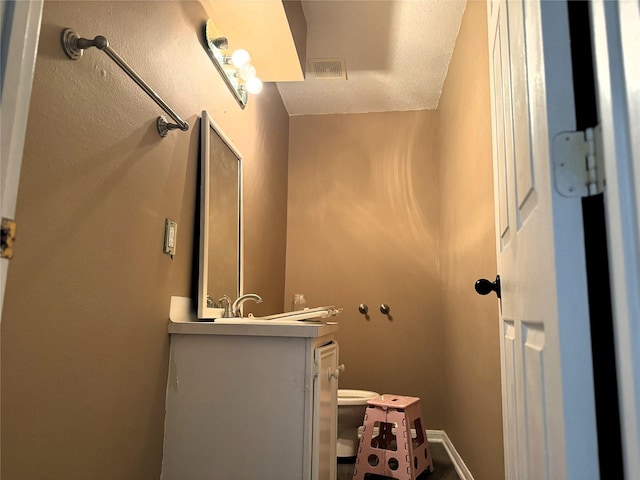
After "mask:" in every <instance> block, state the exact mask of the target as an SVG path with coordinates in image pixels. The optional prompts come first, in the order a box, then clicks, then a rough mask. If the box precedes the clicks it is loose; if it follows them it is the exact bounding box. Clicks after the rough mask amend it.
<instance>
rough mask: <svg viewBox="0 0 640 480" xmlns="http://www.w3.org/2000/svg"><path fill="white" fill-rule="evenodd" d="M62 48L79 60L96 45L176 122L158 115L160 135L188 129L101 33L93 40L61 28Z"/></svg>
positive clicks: (157, 123)
mask: <svg viewBox="0 0 640 480" xmlns="http://www.w3.org/2000/svg"><path fill="white" fill-rule="evenodd" d="M61 40H62V48H63V49H64V52H65V53H66V54H67V56H68V57H69V58H70V59H71V60H79V59H80V58H81V57H82V54H83V52H84V50H85V49H86V48H90V47H96V48H97V49H98V50H102V51H103V52H104V53H106V54H107V56H108V57H109V58H111V60H113V61H114V62H115V63H116V64H117V65H118V66H119V67H120V68H121V69H122V70H123V71H124V72H125V73H126V74H127V75H129V77H130V78H131V79H132V80H133V81H134V82H136V83H137V84H138V86H139V87H140V88H142V90H144V92H145V93H146V94H147V95H149V97H150V98H151V99H152V100H153V101H154V102H156V104H157V105H158V106H159V107H160V108H162V109H163V110H164V111H165V112H166V113H167V114H168V115H169V116H170V117H171V118H172V119H173V120H174V121H175V122H176V123H169V122H168V121H167V119H166V118H165V117H164V116H159V117H158V118H157V120H156V128H157V129H158V133H159V134H160V136H161V137H166V136H167V133H169V132H170V131H171V130H176V129H180V130H182V131H183V132H186V131H187V130H189V124H188V123H187V122H185V121H184V120H182V118H180V117H179V116H178V114H177V113H176V112H174V111H173V110H172V109H171V107H169V105H167V104H166V103H165V102H164V100H162V98H160V96H159V95H158V94H157V93H156V92H155V91H154V90H153V89H151V87H149V85H147V83H146V82H145V81H144V80H143V79H142V78H140V76H139V75H138V74H137V73H136V72H135V71H134V70H133V69H132V68H131V67H130V66H129V65H128V64H127V62H125V61H124V60H123V59H122V58H120V56H119V55H118V54H117V53H116V52H115V51H114V50H113V49H112V48H111V47H109V41H108V40H107V39H106V38H105V37H103V36H102V35H98V36H96V37H95V38H94V39H93V40H90V39H88V38H81V37H78V35H77V34H76V32H75V31H73V29H71V28H65V29H64V30H62V37H61Z"/></svg>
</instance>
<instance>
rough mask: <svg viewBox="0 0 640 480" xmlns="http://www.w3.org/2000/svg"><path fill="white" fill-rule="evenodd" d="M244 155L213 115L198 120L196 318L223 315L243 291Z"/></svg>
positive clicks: (203, 113)
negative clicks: (227, 301)
mask: <svg viewBox="0 0 640 480" xmlns="http://www.w3.org/2000/svg"><path fill="white" fill-rule="evenodd" d="M242 251H243V248H242V156H241V155H240V152H239V151H238V149H237V148H235V146H234V145H233V144H232V143H231V141H230V140H229V139H228V138H227V137H226V136H225V135H224V133H223V132H222V130H221V129H220V127H219V126H218V125H217V124H216V123H215V122H214V121H213V119H212V118H211V116H210V115H209V114H208V113H207V112H206V111H204V112H202V119H201V121H200V262H199V267H200V271H199V275H198V319H200V320H205V319H214V318H220V317H222V314H223V311H224V309H223V305H222V302H221V299H222V298H223V296H224V295H227V296H228V297H229V298H230V300H231V302H233V301H234V300H235V299H236V298H238V297H239V296H240V293H241V292H242V268H241V267H242V262H243V259H242Z"/></svg>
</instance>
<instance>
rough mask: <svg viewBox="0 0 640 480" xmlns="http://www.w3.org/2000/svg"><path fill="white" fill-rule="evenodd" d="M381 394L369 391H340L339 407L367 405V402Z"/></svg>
mask: <svg viewBox="0 0 640 480" xmlns="http://www.w3.org/2000/svg"><path fill="white" fill-rule="evenodd" d="M379 395H380V394H379V393H377V392H371V391H369V390H341V389H339V390H338V405H366V403H367V400H370V399H372V398H375V397H378V396H379Z"/></svg>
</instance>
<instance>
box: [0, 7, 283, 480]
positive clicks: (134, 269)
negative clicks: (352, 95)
mask: <svg viewBox="0 0 640 480" xmlns="http://www.w3.org/2000/svg"><path fill="white" fill-rule="evenodd" d="M205 19H206V14H205V12H204V10H203V8H202V7H201V6H200V4H199V3H197V2H126V3H125V2H117V1H116V2H79V1H73V2H50V1H47V2H45V4H44V20H43V23H42V31H41V36H40V46H39V53H38V60H37V65H36V70H35V79H34V85H33V97H32V100H31V109H30V114H29V123H28V129H27V138H26V145H25V155H24V161H23V167H22V176H21V180H20V187H19V196H18V204H17V213H16V220H17V222H18V240H17V242H16V248H15V256H14V258H13V260H12V261H11V268H10V270H9V276H8V281H7V289H6V297H5V304H4V311H3V317H2V319H3V320H2V349H1V351H2V362H1V364H2V389H1V391H2V478H4V479H6V480H14V479H15V480H18V479H19V480H28V479H34V480H35V479H37V480H44V479H105V480H113V479H120V480H125V479H132V480H134V479H135V480H141V479H155V480H157V479H158V478H159V476H160V468H161V462H162V439H163V424H164V398H165V385H166V375H167V363H168V346H169V339H168V335H167V322H168V312H169V301H170V297H171V296H172V295H182V296H190V295H192V294H193V292H195V288H196V285H195V283H197V277H194V273H195V272H196V271H197V270H195V269H196V263H195V262H196V261H197V259H196V258H195V256H194V244H196V245H197V238H195V237H194V229H195V225H197V219H196V218H195V209H196V199H197V196H198V187H197V186H198V177H197V175H198V151H199V121H198V117H199V115H200V112H201V111H202V110H208V111H209V112H210V113H211V114H212V116H213V117H214V119H215V120H216V121H217V122H218V123H219V124H220V125H221V126H222V128H223V129H224V131H225V132H226V133H227V135H229V137H230V138H231V139H232V141H233V142H234V143H235V144H236V146H237V147H238V148H239V150H240V151H241V152H242V153H243V154H244V159H245V160H244V173H245V206H246V230H245V232H246V254H245V259H246V264H247V269H246V278H245V287H246V290H247V291H257V292H259V293H260V294H262V295H263V297H264V299H265V302H264V303H263V304H261V306H260V307H261V308H263V309H264V311H265V312H267V311H268V312H273V311H275V310H276V309H278V308H280V307H281V304H282V298H283V295H284V260H285V253H284V252H285V244H286V233H285V232H286V207H287V206H286V194H287V150H288V117H287V113H286V111H285V109H284V107H283V104H282V101H281V99H280V96H279V94H278V92H277V89H276V88H275V86H274V85H266V86H265V90H264V91H263V92H262V94H261V95H260V96H257V97H252V98H251V99H250V102H249V105H248V107H247V108H246V110H241V109H240V107H239V106H238V105H237V103H236V102H235V100H233V98H232V96H231V94H230V92H229V91H228V90H227V88H226V86H225V85H224V84H223V82H222V79H221V78H220V77H219V75H218V73H217V71H216V70H215V68H214V66H213V64H212V63H211V61H210V59H209V57H208V56H207V54H206V52H205V51H204V49H203V47H202V44H201V40H200V38H201V27H202V24H203V22H204V21H205ZM67 26H68V27H72V28H74V29H75V30H76V31H77V32H78V33H79V34H80V35H81V36H86V37H90V38H93V37H94V36H95V35H104V36H106V37H107V38H108V39H109V41H110V43H111V46H112V47H113V48H114V50H116V51H117V52H118V53H119V54H120V55H121V56H122V57H123V58H124V59H125V60H126V61H127V62H128V63H129V64H130V65H131V66H132V67H133V68H134V69H135V70H136V71H137V72H138V73H139V74H140V75H141V76H142V77H143V78H144V79H145V80H146V81H147V82H148V83H149V84H150V86H151V87H152V88H154V89H155V90H156V91H157V92H158V93H159V95H160V96H161V97H162V98H163V99H164V100H165V101H166V102H167V103H168V104H169V105H171V107H172V108H174V109H175V111H176V112H177V113H178V114H179V115H181V116H182V117H183V118H185V120H187V121H188V122H189V124H190V125H191V127H190V129H189V131H188V132H186V133H185V132H180V131H174V132H171V133H170V134H169V135H168V136H167V137H166V138H164V139H161V138H160V137H159V136H158V134H157V133H156V130H155V120H156V117H157V116H158V115H160V114H162V113H163V112H162V111H161V110H160V109H159V108H158V107H157V106H156V105H155V103H153V102H152V100H151V99H149V98H148V97H147V96H146V94H145V93H144V92H143V91H142V90H141V89H140V88H139V87H138V86H137V85H135V84H134V82H133V81H132V80H131V79H130V78H129V77H127V76H126V75H125V74H124V72H122V71H121V70H120V69H119V68H118V67H117V66H116V65H115V64H114V63H113V62H112V61H111V60H110V59H109V58H108V57H107V56H106V55H105V54H104V53H102V52H100V51H98V50H96V49H89V50H87V51H85V53H84V57H83V58H82V59H81V60H78V61H72V60H69V59H68V58H67V57H66V56H65V54H64V53H63V51H62V48H61V45H60V32H61V30H62V28H63V27H67ZM165 217H169V218H172V219H174V220H176V221H177V222H178V238H177V253H176V255H175V258H174V259H173V260H171V258H170V257H169V256H168V255H165V254H163V253H162V244H163V235H164V219H165ZM194 282H195V283H194ZM248 306H249V304H248ZM256 311H257V310H256ZM238 355H242V352H238Z"/></svg>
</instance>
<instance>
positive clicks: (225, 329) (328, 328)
mask: <svg viewBox="0 0 640 480" xmlns="http://www.w3.org/2000/svg"><path fill="white" fill-rule="evenodd" d="M190 306H191V301H190V299H189V298H187V297H171V309H170V313H169V333H170V334H183V335H247V336H259V337H265V336H267V337H322V336H324V335H330V334H333V333H336V332H337V331H338V323H337V322H335V321H324V320H323V321H304V320H303V321H300V320H258V319H248V318H223V319H219V320H217V321H216V320H212V321H198V320H197V318H195V314H194V312H192V311H191V308H190Z"/></svg>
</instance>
